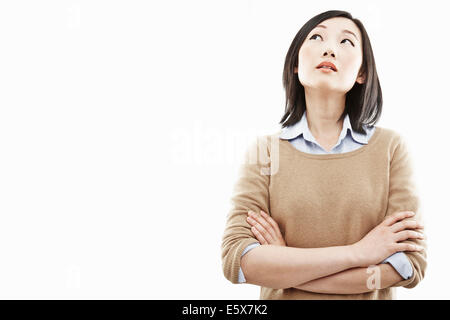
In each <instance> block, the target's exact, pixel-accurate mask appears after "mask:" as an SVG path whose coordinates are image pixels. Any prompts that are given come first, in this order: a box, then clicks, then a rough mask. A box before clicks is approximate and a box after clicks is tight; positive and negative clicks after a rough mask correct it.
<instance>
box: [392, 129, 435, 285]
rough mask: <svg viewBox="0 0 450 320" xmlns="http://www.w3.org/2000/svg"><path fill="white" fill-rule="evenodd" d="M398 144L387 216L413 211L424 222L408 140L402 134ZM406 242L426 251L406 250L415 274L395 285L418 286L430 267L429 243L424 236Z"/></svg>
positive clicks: (393, 157)
mask: <svg viewBox="0 0 450 320" xmlns="http://www.w3.org/2000/svg"><path fill="white" fill-rule="evenodd" d="M398 137H399V139H398V144H397V145H396V148H395V150H394V152H393V156H392V159H391V164H390V177H389V199H388V208H387V213H386V216H389V215H391V214H394V213H396V212H399V211H413V212H415V215H414V216H413V217H412V218H409V219H414V220H417V221H420V222H422V223H423V212H422V208H421V203H420V199H419V195H418V191H417V188H416V185H415V181H414V180H415V176H414V174H413V165H412V159H411V156H410V154H409V151H408V145H407V143H406V141H405V139H404V138H403V137H401V136H398ZM402 242H403V243H413V244H417V245H420V246H422V247H424V250H422V251H404V253H405V254H406V256H407V258H408V260H409V262H410V263H411V266H412V269H413V275H412V276H411V277H410V278H408V279H405V280H402V281H400V282H397V283H396V284H394V285H393V286H392V287H405V288H414V287H415V286H416V285H417V284H418V283H419V282H420V281H421V280H422V279H423V278H424V276H425V270H426V267H427V260H426V258H427V253H426V250H427V244H426V241H425V240H424V239H407V240H404V241H402Z"/></svg>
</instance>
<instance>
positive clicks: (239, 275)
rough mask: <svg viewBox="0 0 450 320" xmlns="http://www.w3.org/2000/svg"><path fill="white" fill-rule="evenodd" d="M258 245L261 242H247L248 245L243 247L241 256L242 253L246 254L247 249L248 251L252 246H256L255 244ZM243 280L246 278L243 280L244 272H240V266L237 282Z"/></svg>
mask: <svg viewBox="0 0 450 320" xmlns="http://www.w3.org/2000/svg"><path fill="white" fill-rule="evenodd" d="M260 245H261V244H260V243H259V242H255V243H252V244H249V245H248V246H247V247H246V248H245V249H244V251H243V252H242V254H241V257H242V256H243V255H244V254H246V253H247V252H248V251H250V250H251V249H253V248H255V247H257V246H260ZM245 281H246V280H245V277H244V273H243V272H242V268H239V274H238V282H239V283H243V282H245Z"/></svg>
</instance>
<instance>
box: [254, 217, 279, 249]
mask: <svg viewBox="0 0 450 320" xmlns="http://www.w3.org/2000/svg"><path fill="white" fill-rule="evenodd" d="M250 219H251V218H250ZM250 222H251V224H252V225H253V226H254V227H255V228H256V229H257V230H258V232H259V233H260V234H261V235H262V236H263V237H264V239H266V241H267V242H268V243H274V242H275V241H274V239H273V237H272V235H271V234H270V232H268V231H267V229H266V228H264V227H263V226H262V225H261V224H260V223H259V222H258V221H256V220H255V219H251V220H250Z"/></svg>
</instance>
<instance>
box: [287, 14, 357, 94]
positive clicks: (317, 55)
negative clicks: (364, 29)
mask: <svg viewBox="0 0 450 320" xmlns="http://www.w3.org/2000/svg"><path fill="white" fill-rule="evenodd" d="M321 26H323V27H321ZM344 30H348V31H350V32H352V33H353V34H354V35H353V34H351V33H348V32H346V31H344ZM323 61H329V62H332V63H333V64H334V65H335V66H336V68H337V72H334V71H331V72H325V71H322V70H321V69H317V66H318V65H319V64H320V63H321V62H323ZM298 64H299V65H298V69H297V68H295V72H298V79H299V80H300V83H301V84H302V85H303V86H304V87H305V89H307V88H316V89H324V90H329V91H334V92H342V93H346V92H348V91H350V89H351V88H352V87H353V85H354V84H355V81H357V82H358V83H363V81H364V79H363V78H362V77H358V76H359V71H360V68H361V66H362V43H361V33H360V31H359V28H358V27H357V26H356V24H355V23H354V22H353V21H351V20H350V19H347V18H343V17H336V18H331V19H328V20H325V21H322V22H321V23H320V24H319V25H317V26H316V27H315V28H314V29H313V30H311V32H310V33H309V34H308V36H307V37H306V39H305V41H304V42H303V44H302V46H301V48H300V50H299V54H298Z"/></svg>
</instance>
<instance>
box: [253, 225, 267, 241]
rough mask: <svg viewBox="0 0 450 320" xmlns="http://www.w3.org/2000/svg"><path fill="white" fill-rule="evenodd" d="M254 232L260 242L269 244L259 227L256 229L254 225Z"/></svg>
mask: <svg viewBox="0 0 450 320" xmlns="http://www.w3.org/2000/svg"><path fill="white" fill-rule="evenodd" d="M252 232H253V234H254V235H255V236H256V239H258V241H259V243H261V244H268V243H267V240H266V239H264V237H263V236H262V234H261V233H260V232H259V231H258V229H256V228H255V227H252Z"/></svg>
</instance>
